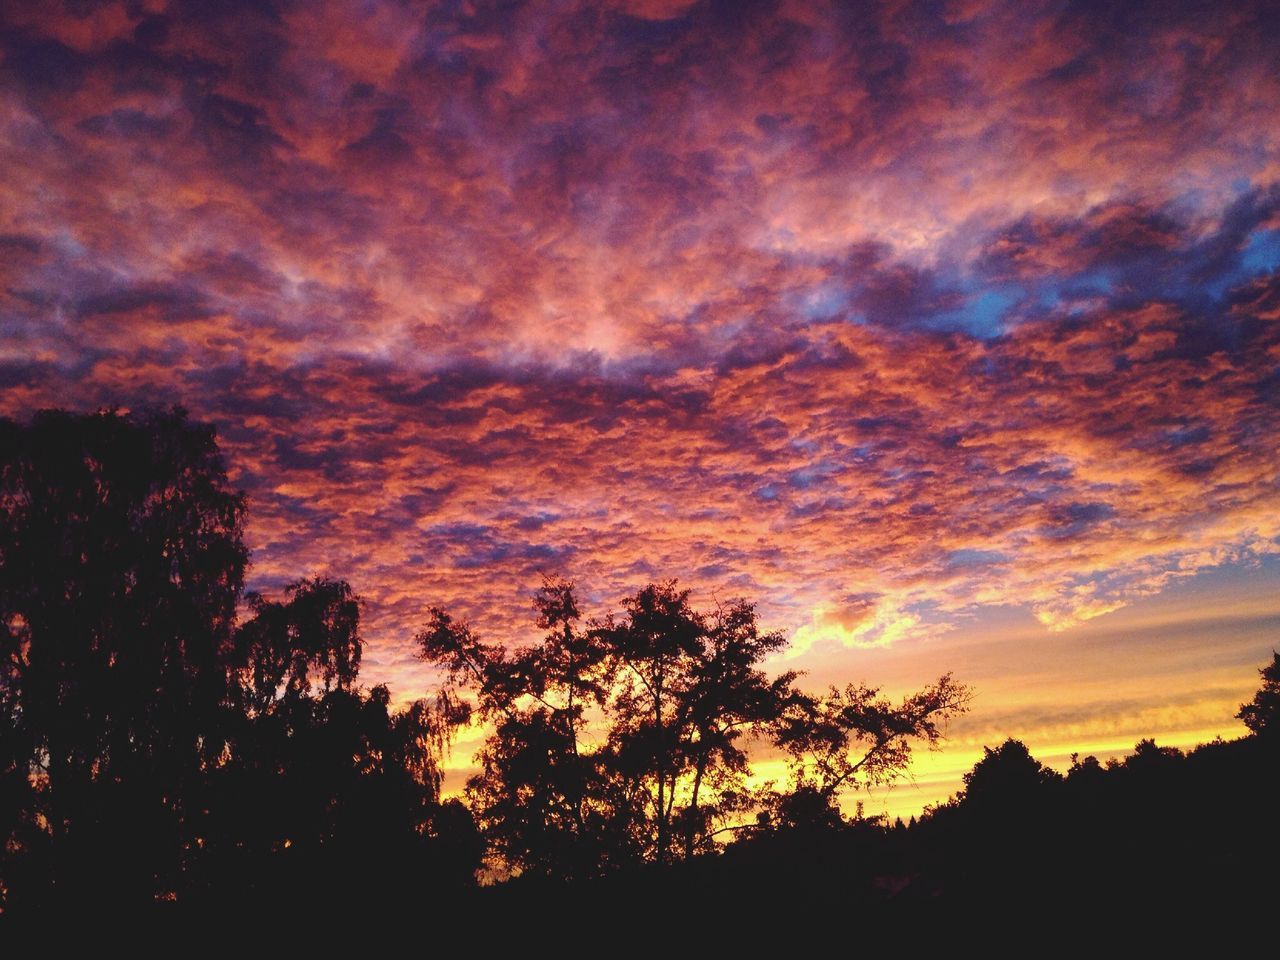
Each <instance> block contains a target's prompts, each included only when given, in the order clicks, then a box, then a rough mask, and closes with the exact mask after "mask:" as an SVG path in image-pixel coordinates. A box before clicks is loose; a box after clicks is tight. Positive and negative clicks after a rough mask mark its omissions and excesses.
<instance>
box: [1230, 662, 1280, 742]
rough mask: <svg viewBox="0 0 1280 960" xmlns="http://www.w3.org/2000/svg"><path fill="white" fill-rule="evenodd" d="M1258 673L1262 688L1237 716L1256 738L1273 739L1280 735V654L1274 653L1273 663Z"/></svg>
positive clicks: (1243, 705) (1242, 707)
mask: <svg viewBox="0 0 1280 960" xmlns="http://www.w3.org/2000/svg"><path fill="white" fill-rule="evenodd" d="M1258 673H1259V674H1261V675H1262V687H1261V688H1260V689H1259V690H1258V692H1257V693H1256V694H1254V697H1253V699H1252V700H1250V701H1249V702H1248V703H1246V704H1242V705H1241V707H1240V712H1239V713H1237V714H1236V716H1237V717H1238V718H1239V719H1240V720H1241V722H1243V723H1244V725H1245V726H1246V727H1248V728H1249V730H1250V732H1251V733H1253V734H1255V735H1256V736H1259V737H1263V736H1265V737H1267V738H1273V737H1275V736H1276V735H1277V734H1280V653H1273V654H1272V656H1271V663H1269V664H1268V665H1267V666H1265V667H1263V668H1262V669H1260V670H1259V671H1258Z"/></svg>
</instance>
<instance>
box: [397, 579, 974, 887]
mask: <svg viewBox="0 0 1280 960" xmlns="http://www.w3.org/2000/svg"><path fill="white" fill-rule="evenodd" d="M535 607H536V610H537V613H538V625H539V626H540V627H541V628H542V629H544V630H547V631H548V632H547V633H546V634H545V636H544V637H543V638H542V640H541V641H539V642H535V643H533V644H531V645H529V646H527V647H525V648H523V649H521V650H520V651H517V652H516V653H508V652H506V651H504V650H503V649H501V648H499V647H497V646H491V645H488V644H485V643H484V642H482V641H480V640H479V639H478V638H476V637H475V636H474V635H473V634H472V632H471V631H470V629H469V628H468V627H467V626H466V625H465V624H460V623H457V622H455V621H454V620H453V619H452V618H451V617H449V615H448V614H446V613H445V612H443V611H441V610H439V609H435V610H433V611H432V614H431V618H430V621H429V622H428V624H427V627H426V629H424V630H423V631H422V632H421V633H420V634H419V635H418V637H417V642H418V645H419V649H420V651H421V654H422V656H423V658H424V659H425V660H427V661H428V662H431V663H434V664H436V665H437V666H438V667H440V668H442V670H443V673H444V688H443V690H442V694H441V696H442V698H443V700H444V701H445V702H446V703H450V704H455V705H459V706H457V707H456V708H455V711H454V718H455V720H456V722H458V723H463V722H466V721H467V720H469V719H470V716H471V714H470V710H471V709H472V708H473V709H474V710H475V711H476V712H477V714H478V716H479V717H480V718H482V719H484V720H487V721H491V722H492V723H493V725H494V726H493V733H492V735H491V736H490V737H489V739H488V741H487V742H486V744H485V746H484V748H483V749H482V750H481V752H480V754H479V756H478V758H477V759H478V761H479V764H480V766H481V772H480V773H479V774H477V775H476V776H474V777H473V778H472V779H471V780H470V781H469V783H468V795H469V797H470V799H471V802H472V805H473V809H474V810H475V812H476V815H477V819H478V822H479V823H480V825H481V827H482V829H483V831H484V833H485V835H486V836H487V837H488V839H489V842H490V844H491V847H492V849H493V851H494V853H495V854H496V855H497V856H498V858H499V859H500V860H501V861H502V863H503V864H504V866H505V867H506V868H507V869H509V870H512V871H514V872H518V873H524V874H532V875H537V876H547V877H568V878H573V877H591V876H598V875H600V874H603V873H608V872H611V871H616V870H619V869H625V868H629V867H636V866H638V865H641V864H669V863H671V862H673V861H674V860H677V859H681V860H686V861H687V860H690V859H692V858H693V857H695V856H696V855H698V854H706V853H711V852H714V851H715V850H716V849H717V848H718V846H719V844H720V843H721V842H722V839H721V838H723V837H725V836H726V835H727V834H732V833H735V832H740V831H741V832H746V831H755V832H759V831H762V830H769V829H774V828H776V827H777V826H778V825H780V824H786V823H789V822H791V821H792V820H794V818H795V816H796V815H797V813H798V811H800V810H802V809H806V810H807V809H809V806H811V805H812V800H813V799H814V798H817V800H818V802H819V805H820V807H821V809H822V814H821V816H824V817H828V818H830V817H834V818H835V819H836V820H839V819H840V813H839V811H838V809H837V806H836V804H837V800H838V797H839V793H840V791H841V789H842V788H844V787H852V786H856V785H857V784H858V783H859V782H861V783H864V784H865V783H880V782H887V781H889V780H891V779H892V778H893V777H894V776H896V775H897V774H899V773H901V772H902V771H903V770H904V769H905V767H906V765H907V763H908V762H909V758H910V749H911V747H910V744H911V742H912V741H913V740H921V741H924V742H926V743H929V744H935V743H937V742H938V740H939V739H940V737H941V724H942V723H943V722H944V721H945V720H946V719H947V718H949V717H951V716H954V715H956V714H958V713H960V712H961V711H963V709H964V707H965V703H966V701H967V698H968V691H967V690H966V689H965V688H964V687H963V686H962V685H960V684H957V683H955V682H954V681H953V680H952V679H951V677H950V676H949V675H945V676H943V677H942V678H941V679H940V680H939V681H938V682H937V683H935V684H933V685H931V686H930V687H928V688H926V689H925V690H923V691H921V692H920V693H917V694H915V695H913V696H911V697H908V698H906V699H905V700H904V701H902V702H901V703H899V704H893V703H891V702H890V701H888V700H886V699H884V698H882V697H880V696H879V695H878V693H877V691H876V690H874V689H871V688H867V687H853V686H851V687H848V688H846V689H845V690H835V689H833V690H832V691H830V692H829V693H828V694H827V695H825V696H823V697H812V696H809V695H807V694H804V693H802V692H800V691H799V690H798V689H797V688H796V686H795V683H796V681H797V679H798V675H797V674H795V673H794V672H784V673H782V674H780V675H778V676H776V677H772V678H771V677H769V676H768V675H767V674H766V673H765V672H764V670H763V668H762V664H763V663H764V661H765V660H766V659H767V658H768V657H769V656H770V655H771V654H773V653H776V652H778V651H780V650H782V649H783V648H784V647H785V645H786V639H785V637H784V636H783V635H782V634H780V633H776V632H772V633H766V632H762V631H761V630H760V629H759V627H758V623H757V619H756V614H755V609H754V607H753V605H752V604H750V603H748V602H746V601H744V600H733V601H729V602H724V603H720V604H718V605H717V606H716V607H715V608H714V609H713V610H711V611H709V612H700V611H698V610H696V609H694V608H693V606H692V605H691V603H690V594H689V591H687V590H681V589H679V588H678V586H677V583H676V581H674V580H671V581H665V582H662V583H654V584H649V585H648V586H646V587H644V588H642V589H641V590H639V591H637V592H636V593H635V594H633V595H631V596H629V597H626V598H624V600H623V601H622V609H621V610H620V611H619V612H617V613H613V614H609V615H607V616H605V617H604V618H602V619H600V620H597V621H592V622H590V623H587V624H585V625H582V624H581V615H580V613H579V610H578V605H577V600H576V596H575V594H574V588H573V585H572V584H570V583H567V582H565V581H563V580H548V581H547V582H546V583H545V584H544V586H543V588H542V590H541V592H540V593H539V595H538V598H537V600H536V602H535ZM468 697H470V698H471V699H470V700H468V699H467V698H468ZM462 704H467V706H461V705H462ZM588 728H590V734H591V737H590V740H591V744H592V746H590V747H589V748H584V739H583V738H584V732H585V731H586V730H587V729H588ZM753 737H755V738H758V739H761V740H764V741H770V742H772V743H773V744H774V745H775V746H776V747H778V748H780V749H782V750H784V751H786V752H787V753H788V755H789V756H791V759H792V773H793V782H792V784H791V789H790V790H788V791H782V792H779V791H776V790H762V789H760V788H752V787H751V786H750V784H749V779H748V775H749V773H750V766H749V762H748V754H747V746H748V744H749V743H750V741H751V738H753ZM855 753H856V755H855ZM753 812H755V813H757V814H758V817H757V819H756V820H754V821H753V820H752V818H751V816H750V815H751V814H752V813H753ZM806 816H813V814H806Z"/></svg>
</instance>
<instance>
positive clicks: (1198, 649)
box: [0, 0, 1280, 813]
mask: <svg viewBox="0 0 1280 960" xmlns="http://www.w3.org/2000/svg"><path fill="white" fill-rule="evenodd" d="M2 9H3V13H0V18H3V19H2V20H0V170H2V171H3V174H2V175H0V391H2V392H0V414H4V415H8V416H26V415H29V414H30V413H31V412H33V411H35V410H37V409H40V408H42V407H51V406H61V407H71V408H75V409H93V408H95V407H98V406H100V405H108V404H119V405H122V406H124V407H126V408H135V407H138V406H140V405H143V404H169V403H180V404H182V405H184V406H186V407H187V408H188V409H189V410H190V411H191V413H192V415H193V416H194V417H196V418H198V419H201V420H208V421H211V422H213V423H215V424H216V425H217V427H218V430H219V436H220V439H221V443H222V445H223V448H224V450H225V452H226V454H227V458H228V463H229V466H230V468H231V470H232V473H233V478H234V482H235V483H236V484H237V485H238V486H241V487H243V488H244V489H245V490H246V491H247V492H248V494H249V498H250V506H249V520H248V526H247V537H248V543H249V545H250V547H251V548H252V550H253V557H252V562H253V566H252V569H251V571H250V586H251V587H252V588H253V589H258V590H264V591H267V592H272V591H276V590H278V589H279V588H281V587H282V586H283V585H284V584H286V583H288V582H289V581H291V580H294V579H297V578H299V577H301V576H307V575H327V576H335V577H345V578H347V579H349V580H350V581H351V583H352V585H353V586H354V587H355V588H356V590H357V591H358V592H359V593H360V594H362V595H363V597H364V598H365V600H366V601H367V607H366V610H365V630H364V633H365V638H366V641H367V647H366V652H365V661H364V670H363V674H362V676H363V678H364V680H365V682H366V683H369V684H372V683H376V682H387V683H389V684H390V685H391V687H392V691H393V693H394V695H395V696H396V697H397V699H400V700H407V699H412V698H415V697H418V696H421V695H423V694H424V693H426V692H428V691H429V689H430V688H431V684H432V682H433V677H432V675H431V673H430V672H429V671H428V669H427V668H426V667H425V666H424V665H423V664H421V663H419V662H418V661H416V660H415V658H414V655H413V646H412V636H413V634H414V632H415V631H416V630H417V629H419V627H420V626H421V624H422V621H423V619H424V616H425V613H426V610H427V608H428V607H429V606H431V605H440V606H444V607H446V608H447V609H448V610H450V611H451V612H452V613H454V614H455V615H456V616H459V617H465V618H467V619H469V620H470V621H471V623H472V625H473V626H474V627H475V628H476V629H477V630H479V631H480V632H482V633H484V634H485V635H486V636H487V637H489V638H495V639H503V640H506V641H510V642H519V641H520V640H521V639H527V638H530V637H531V636H533V635H535V634H534V632H533V631H534V627H533V624H532V616H531V609H532V608H531V602H530V600H531V595H532V593H533V591H534V590H535V589H536V588H537V586H538V585H539V584H540V583H541V577H542V575H543V574H544V573H546V574H559V575H563V576H566V577H568V578H571V579H573V580H575V581H576V582H577V583H578V584H579V585H580V587H581V589H582V593H583V596H584V597H585V598H586V604H585V605H586V607H587V609H588V612H590V613H603V612H606V611H608V610H610V609H615V608H616V607H617V604H618V601H619V600H620V599H621V598H622V597H623V596H625V595H626V594H628V593H630V592H634V591H635V590H636V589H637V588H638V587H640V586H642V585H644V584H645V583H646V582H648V581H650V580H655V579H666V578H670V577H678V578H679V580H680V581H681V583H682V584H683V585H685V586H688V587H691V588H693V589H694V591H695V599H696V600H697V602H698V603H699V604H701V605H709V604H710V603H712V602H713V600H714V598H715V597H720V598H726V597H735V596H742V597H746V598H748V599H751V600H755V601H756V602H757V603H758V611H759V613H760V616H761V619H762V621H763V622H764V624H765V625H766V626H768V627H770V628H778V629H784V630H785V631H787V633H788V634H789V636H790V637H791V638H792V641H793V643H792V647H791V650H790V652H789V654H788V655H787V657H785V658H783V659H780V660H779V661H778V662H776V663H775V664H773V665H772V666H773V668H774V669H778V670H782V669H799V670H804V671H807V677H806V680H805V683H807V684H809V685H811V686H813V687H820V686H823V685H825V684H828V683H837V682H838V683H843V682H846V681H857V680H865V681H867V682H868V683H872V684H880V685H883V686H884V687H885V689H886V690H887V691H890V692H895V693H899V692H906V691H909V690H911V689H914V688H917V687H919V686H921V685H923V684H924V683H926V682H928V681H930V680H932V679H935V678H936V677H937V676H938V675H939V674H940V673H942V672H943V671H948V670H949V671H953V672H954V673H955V675H956V677H957V678H958V679H960V680H961V681H963V682H966V683H968V684H970V685H971V686H973V688H974V690H975V693H976V696H975V699H974V701H973V704H972V710H971V712H970V714H969V715H968V716H967V717H966V718H964V719H963V720H962V721H960V722H957V723H955V724H953V725H952V727H951V731H950V732H951V739H950V741H949V744H948V746H947V747H946V749H945V750H944V751H943V752H942V753H941V754H938V755H936V756H933V757H928V758H926V762H922V763H921V764H920V765H919V766H918V767H917V770H916V774H915V777H916V784H915V785H914V786H912V785H903V786H901V787H899V788H898V789H897V790H895V791H894V792H893V793H892V794H891V795H885V794H883V793H879V794H876V795H874V796H873V797H872V798H871V800H870V801H869V802H868V810H869V811H876V810H881V809H888V810H890V811H891V812H895V813H896V812H903V813H906V812H911V811H918V810H919V809H920V808H921V807H922V806H923V805H924V804H926V803H930V802H935V801H937V800H939V799H941V798H943V797H945V796H946V795H947V794H949V793H951V792H953V791H954V790H955V789H956V787H957V786H958V781H959V775H960V773H961V772H962V771H963V770H964V769H967V768H968V767H969V766H970V765H972V763H973V761H974V759H976V758H977V756H979V755H980V754H981V748H982V746H983V744H988V745H991V746H994V745H996V744H997V743H999V742H1000V741H1001V740H1002V739H1003V738H1004V737H1006V736H1017V737H1020V738H1022V739H1024V740H1025V741H1026V742H1027V744H1028V745H1029V746H1030V747H1031V748H1032V751H1033V752H1034V753H1035V754H1036V755H1037V756H1039V757H1040V758H1041V759H1043V760H1047V761H1051V762H1052V763H1054V764H1055V765H1058V766H1062V765H1064V764H1066V763H1068V762H1069V759H1068V758H1069V754H1070V753H1071V752H1072V751H1074V750H1080V751H1082V752H1097V753H1098V754H1099V755H1100V756H1110V755H1114V754H1116V753H1118V752H1122V751H1124V750H1126V749H1128V748H1131V747H1132V746H1133V743H1134V742H1135V741H1136V740H1138V739H1139V738H1141V737H1148V736H1153V737H1155V738H1156V739H1157V740H1158V741H1159V742H1161V743H1167V744H1174V745H1181V746H1186V745H1190V744H1194V743H1198V742H1203V741H1205V740H1207V739H1211V738H1212V737H1213V736H1215V735H1219V734H1221V735H1222V736H1224V737H1232V736H1236V735H1239V734H1240V733H1242V732H1243V728H1242V727H1241V726H1240V725H1239V724H1238V722H1237V721H1235V720H1234V719H1233V714H1234V713H1235V711H1236V709H1237V707H1238V705H1239V704H1240V702H1241V701H1243V700H1245V699H1247V698H1248V697H1249V696H1251V695H1252V691H1253V690H1255V689H1256V688H1257V685H1258V675H1257V669H1258V667H1260V666H1262V665H1263V664H1264V663H1265V662H1267V661H1269V660H1270V656H1271V651H1272V649H1273V648H1280V485H1278V484H1280V479H1278V468H1280V453H1278V452H1277V440H1278V439H1280V119H1278V118H1280V57H1278V55H1277V51H1280V10H1278V9H1277V6H1276V4H1275V3H1267V2H1258V3H1250V2H1232V3H1182V2H1177V0H1167V2H1160V3H1150V4H1141V3H1116V2H1106V3H1103V2H1099V3H1063V2H1054V3H1041V2H1031V0H1027V2H1010V3H986V2H981V0H958V2H945V0H938V2H927V3H925V2H921V3H913V2H908V0H903V2H881V3H876V2H865V3H848V2H844V3H832V4H823V3H818V2H811V0H810V2H795V3H754V2H746V0H732V2H693V3H691V2H681V0H636V2H628V0H609V2H604V0H597V2H587V0H565V2H531V3H519V2H505V3H490V2H482V0H477V2H459V3H413V2H403V3H401V2H391V0H366V2H355V0H331V2H320V0H314V2H313V0H306V2H303V0H299V2H280V3H261V2H253V3H250V2H243V3H216V4H215V3H208V2H201V0H192V2H189V3H170V2H164V0H137V2H129V3H95V2H92V0H75V2H73V0H66V2H62V3H60V2H55V0H43V2H31V3H27V2H20V0H10V2H7V3H5V4H4V5H3V8H2ZM469 752H470V747H469V745H468V744H465V743H464V744H461V745H459V748H458V749H457V750H456V751H455V756H454V760H453V763H454V765H455V766H459V767H460V766H465V764H466V762H467V759H468V754H469ZM456 782H457V778H455V780H454V783H455V785H456Z"/></svg>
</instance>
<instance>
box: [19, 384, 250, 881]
mask: <svg viewBox="0 0 1280 960" xmlns="http://www.w3.org/2000/svg"><path fill="white" fill-rule="evenodd" d="M243 516H244V498H243V496H242V495H241V494H239V493H237V492H235V491H233V490H231V489H230V488H229V486H228V483H227V476H226V470H225V467H224V464H223V461H222V457H221V455H220V453H219V452H218V448H217V443H216V440H215V435H214V431H213V429H212V428H211V427H208V426H204V425H198V424H193V423H191V422H189V421H188V420H187V417H186V414H185V413H184V412H183V411H181V410H177V409H175V410H173V411H169V412H156V413H142V414H128V415H121V414H119V413H117V412H115V411H105V412H101V413H98V414H94V415H90V416H77V415H73V414H68V413H63V412H56V411H48V412H43V413H40V414H37V415H36V416H35V417H34V418H33V419H32V420H31V421H30V422H29V423H27V424H22V423H17V422H14V421H10V420H4V421H0V623H2V624H3V631H2V632H0V642H2V643H3V645H4V650H3V659H4V671H3V674H0V685H2V689H0V698H2V701H3V704H4V709H5V712H6V714H7V715H8V720H9V721H10V722H9V724H8V727H7V730H6V732H5V740H6V750H5V754H6V766H7V767H8V768H9V769H10V770H11V771H13V775H14V776H17V777H21V776H25V777H26V778H27V779H28V780H29V782H31V783H32V784H33V785H34V788H35V790H36V795H37V797H38V801H39V808H38V813H39V817H40V818H41V819H42V820H43V821H44V822H46V823H47V824H48V831H49V842H50V845H51V848H52V871H53V880H54V881H55V882H56V883H57V884H60V885H61V886H62V887H64V888H65V887H66V886H67V885H68V884H69V883H70V882H72V880H73V879H74V878H75V877H76V876H77V875H83V874H84V872H85V870H87V869H88V868H89V867H90V865H92V864H95V863H97V864H101V863H106V862H111V863H112V869H113V874H112V877H113V881H112V884H111V885H110V887H109V889H114V890H123V889H127V888H130V887H137V888H144V889H145V888H148V887H157V888H163V887H165V886H166V885H167V884H169V883H171V882H172V875H173V874H174V872H175V871H176V870H178V869H179V867H180V843H179V842H178V840H177V838H178V837H180V836H181V834H182V831H183V821H184V819H185V818H186V817H187V816H188V814H189V810H188V806H189V804H188V801H189V800H190V799H191V797H192V791H193V789H194V785H195V783H196V782H197V781H198V779H199V775H200V770H201V766H202V764H204V763H207V762H209V761H211V760H212V759H214V758H215V757H217V756H218V755H219V753H220V752H221V750H222V746H223V745H222V743H221V741H220V736H219V732H220V725H219V719H220V704H221V703H222V701H223V698H224V694H225V692H226V691H225V674H224V673H223V671H222V669H221V667H220V658H221V657H222V655H223V654H224V652H225V651H226V650H227V649H228V647H229V646H230V645H231V643H232V639H233V632H234V624H235V613H236V605H237V602H238V600H239V599H240V593H241V588H242V583H243V576H244V568H245V562H246V557H247V553H246V550H245V547H244V545H243V542H242V538H241V527H242V521H243ZM109 816H111V817H118V818H122V819H119V820H117V821H116V822H111V821H110V820H109V819H107V817H109ZM131 863H140V864H146V866H143V867H139V869H138V870H136V871H134V872H133V874H132V875H130V873H129V871H127V870H125V869H124V868H125V866H126V865H128V864H131Z"/></svg>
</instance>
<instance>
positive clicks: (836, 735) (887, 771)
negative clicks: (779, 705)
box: [772, 673, 971, 823]
mask: <svg viewBox="0 0 1280 960" xmlns="http://www.w3.org/2000/svg"><path fill="white" fill-rule="evenodd" d="M970 697H971V691H970V690H969V688H968V687H966V686H965V685H964V684H961V683H958V682H957V681H956V680H955V679H954V678H953V677H952V676H951V674H949V673H948V674H944V675H943V676H942V677H940V678H939V679H938V680H937V681H936V682H935V683H933V684H930V685H929V686H927V687H925V688H924V689H923V690H920V691H918V692H917V693H914V694H911V695H909V696H907V697H904V698H903V699H902V700H901V701H900V702H898V703H896V704H895V703H894V702H893V701H891V700H890V699H888V698H887V697H884V696H882V695H881V693H880V691H879V690H878V689H877V688H874V687H868V686H866V685H862V684H849V685H847V686H845V687H844V688H839V687H831V688H830V689H829V690H828V691H827V693H826V694H824V695H821V696H811V695H807V694H797V695H794V696H792V697H791V698H790V699H789V701H788V703H787V705H786V709H785V710H784V711H782V713H781V715H780V716H779V719H778V720H777V722H776V724H775V733H774V738H775V742H776V743H777V745H778V746H779V747H781V748H782V750H783V751H784V752H785V753H786V755H787V756H788V758H789V762H790V766H791V775H792V793H791V795H782V796H781V797H778V798H776V799H775V801H774V810H773V811H772V812H773V814H774V815H775V816H776V817H777V818H778V819H779V821H780V822H782V823H787V822H794V820H795V817H796V816H797V815H798V814H799V813H801V812H802V811H804V812H806V815H807V816H812V817H815V818H817V819H829V818H830V817H831V816H832V813H833V812H834V811H835V810H836V809H838V800H839V798H840V796H841V793H842V792H843V791H845V790H848V789H856V788H857V787H859V786H875V785H878V784H885V783H890V782H892V781H893V780H895V779H896V778H897V777H899V776H901V775H902V774H903V773H904V772H905V771H906V770H907V768H908V766H909V765H910V762H911V752H912V745H913V743H916V742H923V743H925V744H926V745H928V746H931V747H932V746H935V745H936V744H938V743H939V742H940V741H941V739H942V735H943V726H944V725H945V723H946V722H947V721H948V720H950V719H951V718H953V717H956V716H958V715H959V714H961V713H964V712H965V711H966V710H967V709H968V703H969V699H970Z"/></svg>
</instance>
